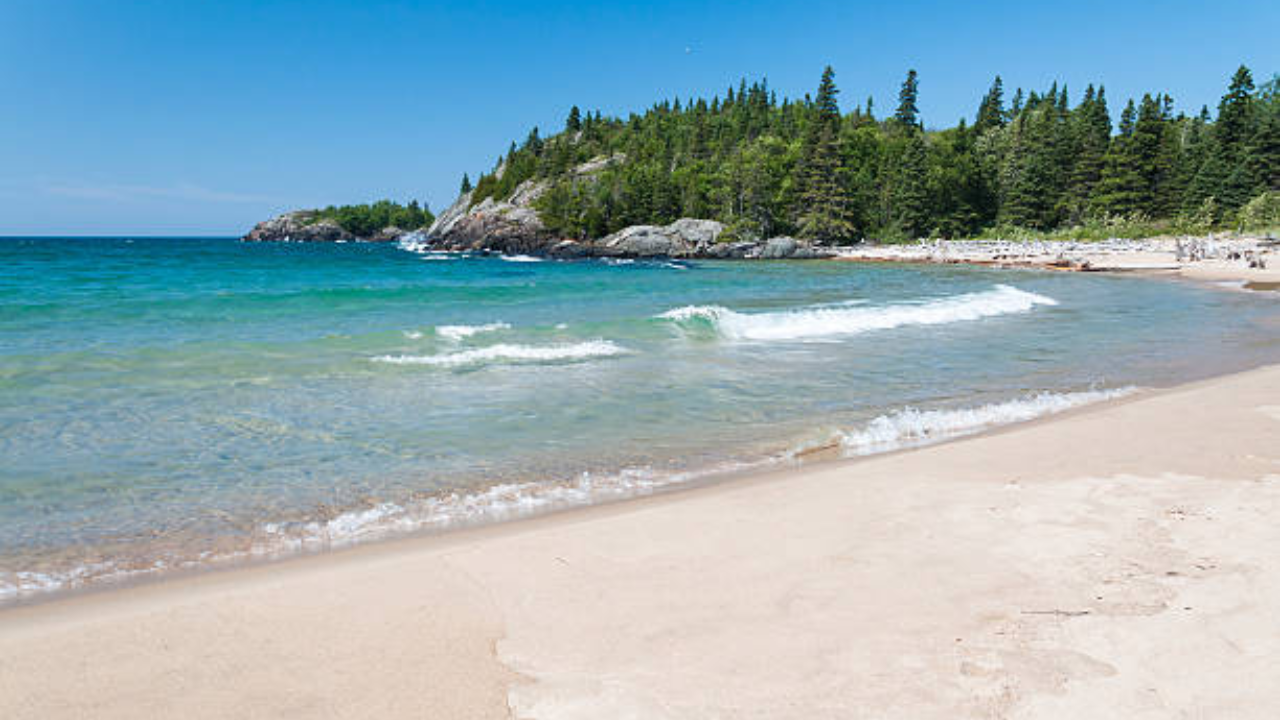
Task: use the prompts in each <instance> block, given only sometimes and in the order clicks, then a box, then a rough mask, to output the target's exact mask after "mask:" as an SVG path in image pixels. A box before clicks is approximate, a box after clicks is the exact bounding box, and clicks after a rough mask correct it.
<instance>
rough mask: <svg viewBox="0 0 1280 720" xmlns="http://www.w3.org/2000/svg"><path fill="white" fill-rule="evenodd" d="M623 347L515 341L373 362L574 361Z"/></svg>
mask: <svg viewBox="0 0 1280 720" xmlns="http://www.w3.org/2000/svg"><path fill="white" fill-rule="evenodd" d="M626 352H627V351H626V349H625V348H623V347H621V346H619V345H616V344H614V343H611V342H609V341H608V340H588V341H586V342H580V343H565V344H560V345H543V346H538V345H516V344H508V343H499V344H497V345H490V346H488V347H482V348H476V349H474V350H463V351H461V352H455V353H447V354H444V355H380V356H378V357H375V358H373V360H374V362H381V363H391V364H394V365H433V366H436V367H459V366H464V365H487V364H493V363H497V364H512V363H539V362H576V361H582V360H589V359H591V358H599V357H611V356H614V355H622V354H624V353H626Z"/></svg>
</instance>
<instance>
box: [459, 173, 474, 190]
mask: <svg viewBox="0 0 1280 720" xmlns="http://www.w3.org/2000/svg"><path fill="white" fill-rule="evenodd" d="M459 192H460V193H461V194H463V195H466V194H467V193H469V192H471V176H469V175H467V174H466V173H462V188H461V189H460V190H459Z"/></svg>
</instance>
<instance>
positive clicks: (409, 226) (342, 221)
mask: <svg viewBox="0 0 1280 720" xmlns="http://www.w3.org/2000/svg"><path fill="white" fill-rule="evenodd" d="M322 220H331V221H333V222H335V223H337V224H338V226H339V227H341V228H342V229H343V230H346V231H347V232H349V233H351V234H352V235H355V236H356V237H369V236H371V235H373V234H374V233H376V232H378V231H379V230H382V229H383V228H389V227H398V228H400V229H401V230H417V229H419V228H423V227H426V226H428V225H430V224H431V223H432V221H434V220H435V216H434V215H432V214H431V210H430V209H429V208H428V207H427V205H426V204H425V203H419V202H418V201H417V200H410V201H409V204H408V205H401V204H400V203H397V202H393V201H391V200H379V201H377V202H375V203H372V204H361V205H339V206H334V205H330V206H328V207H325V208H321V209H319V210H314V211H312V213H311V217H310V221H311V222H320V221H322Z"/></svg>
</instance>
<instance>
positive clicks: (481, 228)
mask: <svg viewBox="0 0 1280 720" xmlns="http://www.w3.org/2000/svg"><path fill="white" fill-rule="evenodd" d="M605 164H606V163H603V162H602V161H599V160H597V161H592V162H590V163H585V164H583V165H582V166H579V168H578V171H577V172H578V174H579V175H581V176H583V177H589V176H590V175H591V174H592V173H593V172H597V171H598V170H599V169H600V168H601V167H603V166H604V165H605ZM545 191H546V185H545V183H542V182H540V181H537V180H526V181H525V182H523V183H521V184H520V185H519V186H517V187H516V189H515V191H514V192H513V193H512V194H511V197H510V198H508V199H506V200H502V201H497V200H494V199H493V198H491V197H489V198H485V199H484V200H482V201H480V202H477V203H473V202H472V198H473V191H469V192H465V193H463V194H462V195H460V196H459V197H458V199H457V200H455V201H454V203H453V204H452V205H450V206H449V208H448V209H446V210H445V211H444V212H443V213H441V214H440V215H439V217H437V218H436V219H435V221H434V222H433V223H432V224H431V226H430V227H428V228H427V229H426V230H425V231H413V232H409V231H406V230H403V229H400V228H396V227H387V228H383V229H382V230H379V231H378V232H377V233H375V234H374V235H372V236H369V237H358V236H355V235H353V234H351V233H350V232H347V231H346V230H344V229H343V228H342V227H341V226H339V225H338V224H337V223H335V222H333V221H331V220H320V219H317V217H316V214H315V212H314V211H307V210H300V211H295V212H290V213H285V214H284V215H280V216H278V217H275V218H272V219H270V220H266V221H264V222H260V223H258V224H257V225H256V226H254V228H253V229H252V230H251V231H249V233H248V234H247V235H245V236H244V237H243V238H242V240H244V241H245V242H273V241H275V242H395V241H407V242H411V243H412V244H414V245H415V246H417V247H420V248H423V249H428V250H439V251H445V252H487V253H500V254H504V255H535V256H540V257H550V258H564V259H573V258H656V257H666V258H679V259H726V260H728V259H738V260H755V259H761V260H780V259H815V258H830V257H835V255H836V251H835V249H834V248H828V247H822V246H818V245H813V244H811V243H808V242H805V241H803V240H797V239H795V238H792V237H773V238H760V239H735V240H732V241H728V240H725V239H723V238H722V236H723V234H724V230H725V228H724V225H723V224H722V223H720V222H717V221H715V220H698V219H694V218H681V219H679V220H676V221H675V222H673V223H670V224H668V225H662V226H658V225H633V226H631V227H627V228H623V229H622V230H619V231H618V232H616V233H613V234H611V235H607V236H605V237H602V238H566V237H562V236H560V235H557V234H556V233H554V232H551V231H550V230H549V229H548V228H547V227H546V225H545V224H544V223H543V222H542V219H541V218H540V217H539V216H538V211H537V209H536V208H535V207H534V202H535V201H536V200H537V199H538V198H539V197H540V196H541V195H542V193H543V192H545Z"/></svg>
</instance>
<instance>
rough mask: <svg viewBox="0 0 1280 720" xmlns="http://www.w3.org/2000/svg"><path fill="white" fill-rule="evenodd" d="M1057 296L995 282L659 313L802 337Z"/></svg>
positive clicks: (732, 329)
mask: <svg viewBox="0 0 1280 720" xmlns="http://www.w3.org/2000/svg"><path fill="white" fill-rule="evenodd" d="M1057 304H1058V301H1057V300H1054V299H1053V298H1050V297H1045V296H1044V295H1037V294H1035V293H1030V292H1026V291H1025V290H1019V289H1018V288H1016V287H1012V286H1010V285H996V286H995V287H994V288H992V289H991V290H986V291H983V292H974V293H965V294H963V295H956V296H954V297H949V298H943V299H941V300H932V301H929V302H924V303H902V304H898V305H888V306H881V307H858V306H843V307H842V306H835V307H832V306H826V307H811V308H806V309H803V310H790V311H786V312H767V313H739V312H734V311H733V310H730V309H728V308H725V307H721V306H719V305H688V306H685V307H680V308H674V309H672V310H668V311H667V312H664V313H662V314H661V315H658V316H657V317H658V318H659V319H663V320H671V321H674V322H677V323H690V322H694V321H696V322H705V323H710V324H712V325H713V326H714V327H715V329H716V330H717V332H719V333H720V335H722V336H724V337H727V338H730V339H734V340H803V339H806V338H814V337H824V336H831V335H857V334H860V333H864V332H870V331H873V330H888V329H891V328H896V327H902V326H906V325H945V324H948V323H953V322H963V321H967V320H978V319H981V318H985V317H993V316H997V315H1008V314H1011V313H1022V312H1027V311H1029V310H1031V309H1033V308H1035V307H1036V306H1037V305H1045V306H1052V305H1057Z"/></svg>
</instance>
